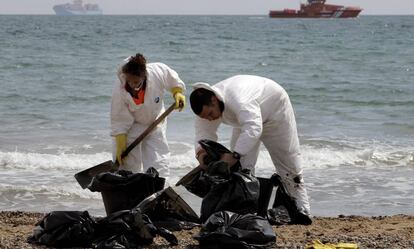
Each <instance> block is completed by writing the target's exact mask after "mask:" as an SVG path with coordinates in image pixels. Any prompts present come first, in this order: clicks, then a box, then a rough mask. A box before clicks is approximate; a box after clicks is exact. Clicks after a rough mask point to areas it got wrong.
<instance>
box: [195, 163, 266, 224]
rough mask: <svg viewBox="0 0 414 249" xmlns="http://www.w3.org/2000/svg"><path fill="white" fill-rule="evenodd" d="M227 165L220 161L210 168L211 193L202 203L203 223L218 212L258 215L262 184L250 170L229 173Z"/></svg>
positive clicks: (207, 174) (208, 172)
mask: <svg viewBox="0 0 414 249" xmlns="http://www.w3.org/2000/svg"><path fill="white" fill-rule="evenodd" d="M226 170H228V166H227V163H225V162H222V161H218V162H212V163H210V165H209V166H208V170H207V172H206V176H205V177H206V178H207V179H208V181H209V182H210V184H211V188H210V191H209V192H208V193H207V195H206V196H204V198H203V201H202V202H201V211H200V213H201V217H200V219H201V221H205V220H206V219H207V218H208V217H210V215H211V214H213V213H215V212H217V211H232V212H235V213H238V214H247V213H256V212H257V207H258V199H259V193H260V184H259V181H258V180H257V178H256V177H254V176H253V175H252V174H251V173H250V171H249V170H242V169H240V168H238V170H237V171H235V172H228V173H227V174H226V173H225V172H226Z"/></svg>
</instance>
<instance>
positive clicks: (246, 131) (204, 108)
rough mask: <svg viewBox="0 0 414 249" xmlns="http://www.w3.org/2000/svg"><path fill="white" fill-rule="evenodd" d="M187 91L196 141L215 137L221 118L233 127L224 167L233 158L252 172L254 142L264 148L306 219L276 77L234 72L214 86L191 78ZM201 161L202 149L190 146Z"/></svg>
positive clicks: (288, 117)
mask: <svg viewBox="0 0 414 249" xmlns="http://www.w3.org/2000/svg"><path fill="white" fill-rule="evenodd" d="M193 87H194V91H193V92H192V93H191V95H190V103H191V108H192V110H193V112H194V113H195V114H196V115H197V117H196V120H195V132H196V141H199V140H200V139H210V140H213V141H217V128H218V127H219V125H220V124H221V123H225V124H227V125H230V126H232V127H233V134H232V137H231V142H230V147H231V150H232V151H233V153H227V154H224V156H223V158H222V160H223V161H225V162H227V163H228V165H229V167H231V166H233V165H234V164H235V163H236V162H237V161H238V160H240V163H241V165H242V167H243V168H248V169H250V170H251V172H252V173H253V174H254V172H255V164H256V161H257V157H258V154H259V146H260V142H263V144H264V146H265V147H266V149H267V150H268V152H269V154H270V157H271V158H272V161H273V164H274V166H275V168H276V171H277V173H278V175H279V176H280V177H281V180H282V184H283V185H284V187H285V189H286V190H287V191H288V194H289V195H290V197H292V198H293V199H294V200H295V204H296V206H297V208H298V210H299V212H300V215H304V216H306V219H305V220H307V218H309V211H310V206H309V201H308V195H307V192H306V189H305V185H304V181H303V178H302V167H301V164H300V152H299V138H298V134H297V130H296V121H295V115H294V111H293V108H292V105H291V103H290V100H289V96H288V94H287V93H286V91H285V90H284V89H283V88H282V87H281V86H280V85H278V84H277V83H276V82H274V81H272V80H270V79H266V78H263V77H259V76H251V75H237V76H234V77H231V78H228V79H225V80H223V81H220V82H218V83H217V84H215V85H214V86H210V85H209V84H207V83H196V84H194V85H193ZM196 152H197V153H196V154H197V155H196V158H197V159H198V161H199V162H200V165H203V157H204V156H205V155H206V152H205V151H204V150H202V149H201V148H197V150H196Z"/></svg>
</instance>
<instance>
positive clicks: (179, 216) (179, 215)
mask: <svg viewBox="0 0 414 249" xmlns="http://www.w3.org/2000/svg"><path fill="white" fill-rule="evenodd" d="M136 208H137V209H140V210H141V212H142V213H143V214H146V215H148V216H149V218H150V219H151V220H152V221H153V223H154V225H155V226H157V227H164V228H166V229H169V230H173V231H179V230H183V229H185V230H188V229H192V228H194V227H195V226H198V225H199V223H200V218H199V217H198V215H197V214H196V213H195V212H194V210H193V209H192V208H191V207H190V206H189V205H188V204H187V203H186V202H185V201H184V200H183V199H182V198H181V197H180V196H179V195H178V194H177V193H176V192H175V191H174V189H173V188H172V187H168V188H166V189H164V190H161V191H158V192H157V193H155V194H153V195H151V196H149V197H147V198H146V199H144V200H143V201H142V202H141V203H140V204H138V205H137V206H136Z"/></svg>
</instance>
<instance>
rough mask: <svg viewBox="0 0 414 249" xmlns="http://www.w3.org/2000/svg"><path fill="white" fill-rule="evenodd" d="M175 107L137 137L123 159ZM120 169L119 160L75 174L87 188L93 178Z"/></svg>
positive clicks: (83, 186) (123, 156)
mask: <svg viewBox="0 0 414 249" xmlns="http://www.w3.org/2000/svg"><path fill="white" fill-rule="evenodd" d="M174 106H175V104H172V105H171V106H170V107H168V109H167V110H166V111H165V112H164V113H163V114H161V116H159V117H158V118H157V119H156V120H155V121H154V122H153V123H152V124H151V125H150V126H149V127H148V128H147V129H146V130H145V131H144V132H142V134H141V135H139V137H137V139H135V141H134V142H132V143H131V144H130V145H129V146H128V147H127V148H126V150H125V151H124V152H123V153H122V155H121V158H125V157H126V156H127V155H128V153H129V152H131V150H132V149H134V148H135V146H137V145H138V144H139V143H140V142H142V140H143V139H144V138H145V137H146V136H147V135H148V134H149V133H150V132H151V131H152V130H153V129H154V128H155V127H156V126H157V125H158V124H159V123H161V122H162V121H163V120H164V119H165V117H167V116H168V114H170V113H171V112H172V111H173V110H174ZM118 167H119V162H118V160H116V161H115V163H114V162H112V160H109V161H106V162H103V163H101V164H98V165H96V166H93V167H91V168H89V169H85V170H83V171H81V172H78V173H76V174H75V178H76V180H77V181H78V183H79V185H81V187H82V188H83V189H84V188H87V187H88V185H89V183H90V182H91V181H92V178H93V177H94V176H95V175H97V174H99V173H102V172H113V171H115V170H117V169H118Z"/></svg>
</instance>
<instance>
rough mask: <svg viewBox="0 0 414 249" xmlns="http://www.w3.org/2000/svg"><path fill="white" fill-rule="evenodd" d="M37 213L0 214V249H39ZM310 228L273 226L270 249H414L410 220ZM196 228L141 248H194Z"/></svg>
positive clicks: (346, 219)
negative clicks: (335, 246)
mask: <svg viewBox="0 0 414 249" xmlns="http://www.w3.org/2000/svg"><path fill="white" fill-rule="evenodd" d="M43 215H44V214H41V213H28V212H18V211H14V212H9V211H2V212H0V248H1V249H3V248H4V249H5V248H42V247H40V246H35V245H31V244H28V243H27V242H26V238H27V237H28V236H29V235H31V234H32V231H33V228H34V224H35V223H36V222H37V221H38V220H40V219H41V218H42V217H43ZM313 220H314V222H313V224H312V225H310V226H301V225H289V226H274V227H273V230H274V231H275V233H276V235H277V243H276V245H275V246H274V247H272V248H292V249H293V248H304V247H305V245H306V244H307V243H309V242H310V241H312V240H315V239H319V240H320V241H322V242H323V243H328V242H329V243H337V242H347V243H357V244H358V248H393V249H399V248H414V216H412V215H393V216H378V217H362V216H342V215H340V216H338V217H314V219H313ZM198 231H199V228H195V229H193V230H189V231H181V232H174V233H175V234H176V236H177V238H178V239H179V245H178V246H174V247H170V246H169V245H168V243H167V242H166V241H165V240H164V239H162V238H158V237H157V238H156V239H155V241H154V243H153V245H151V246H149V247H145V248H197V245H198V243H197V241H196V240H194V239H193V236H194V235H196V234H198Z"/></svg>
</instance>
